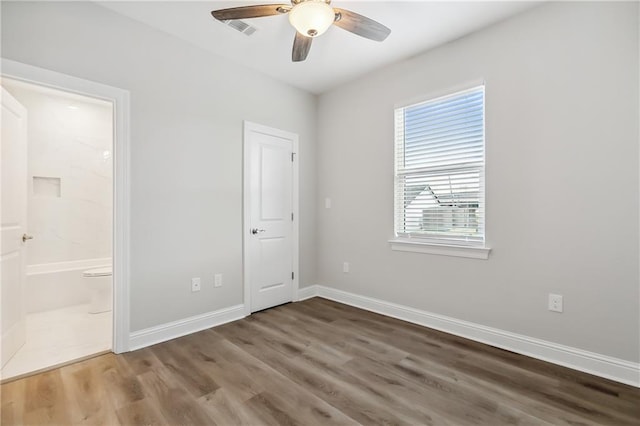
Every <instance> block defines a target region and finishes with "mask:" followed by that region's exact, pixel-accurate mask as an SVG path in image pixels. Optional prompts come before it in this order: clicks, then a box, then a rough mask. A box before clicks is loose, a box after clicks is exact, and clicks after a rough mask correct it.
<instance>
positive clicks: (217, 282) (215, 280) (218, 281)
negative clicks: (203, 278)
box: [213, 274, 222, 287]
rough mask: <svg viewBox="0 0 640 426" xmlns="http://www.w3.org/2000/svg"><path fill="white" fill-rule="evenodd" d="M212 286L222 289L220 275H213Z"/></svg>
mask: <svg viewBox="0 0 640 426" xmlns="http://www.w3.org/2000/svg"><path fill="white" fill-rule="evenodd" d="M213 286H214V287H222V274H215V275H214V276H213Z"/></svg>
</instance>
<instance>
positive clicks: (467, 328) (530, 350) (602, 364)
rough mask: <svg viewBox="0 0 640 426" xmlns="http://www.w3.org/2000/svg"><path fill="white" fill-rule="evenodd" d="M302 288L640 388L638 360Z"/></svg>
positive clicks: (326, 290)
mask: <svg viewBox="0 0 640 426" xmlns="http://www.w3.org/2000/svg"><path fill="white" fill-rule="evenodd" d="M302 291H304V293H303V294H300V292H299V293H298V297H299V300H303V299H309V298H311V297H313V296H319V297H323V298H325V299H330V300H334V301H336V302H340V303H344V304H345V305H351V306H355V307H357V308H361V309H365V310H367V311H371V312H376V313H379V314H382V315H386V316H389V317H393V318H398V319H401V320H404V321H407V322H411V323H414V324H419V325H422V326H425V327H429V328H433V329H436V330H440V331H444V332H446V333H450V334H453V335H456V336H460V337H464V338H467V339H470V340H475V341H477V342H481V343H486V344H488V345H491V346H495V347H498V348H502V349H506V350H509V351H512V352H516V353H519V354H522V355H526V356H530V357H532V358H536V359H540V360H543V361H547V362H551V363H554V364H558V365H562V366H564V367H568V368H572V369H574V370H579V371H583V372H585V373H589V374H593V375H596V376H600V377H604V378H607V379H611V380H615V381H617V382H621V383H625V384H628V385H631V386H636V387H640V364H639V363H635V362H630V361H626V360H623V359H619V358H613V357H610V356H607V355H602V354H598V353H595V352H589V351H585V350H582V349H578V348H573V347H570V346H564V345H560V344H557V343H553V342H548V341H546V340H540V339H536V338H533V337H528V336H525V335H522V334H516V333H511V332H509V331H504V330H500V329H497V328H492V327H486V326H484V325H480V324H475V323H472V322H468V321H462V320H459V319H455V318H451V317H447V316H444V315H439V314H434V313H431V312H427V311H422V310H419V309H415V308H411V307H408V306H402V305H397V304H395V303H389V302H385V301H383V300H379V299H373V298H370V297H366V296H360V295H357V294H353V293H348V292H346V291H342V290H337V289H334V288H331V287H325V286H321V285H315V286H311V287H305V288H303V289H301V292H302Z"/></svg>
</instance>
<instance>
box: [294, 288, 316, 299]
mask: <svg viewBox="0 0 640 426" xmlns="http://www.w3.org/2000/svg"><path fill="white" fill-rule="evenodd" d="M317 295H318V286H316V285H311V286H308V287H302V288H301V289H299V290H298V297H297V298H296V301H298V302H299V301H302V300H306V299H311V298H312V297H316V296H317Z"/></svg>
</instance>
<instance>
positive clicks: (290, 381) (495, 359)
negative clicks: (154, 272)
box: [1, 298, 640, 426]
mask: <svg viewBox="0 0 640 426" xmlns="http://www.w3.org/2000/svg"><path fill="white" fill-rule="evenodd" d="M1 390H2V425H7V426H8V425H36V424H57V425H71V424H83V425H85V424H86V425H89V424H95V425H97V424H102V425H119V424H121V425H214V424H217V425H236V424H246V425H262V424H277V425H294V424H303V425H330V424H341V425H353V424H363V425H374V424H376V425H377V424H409V425H422V424H425V425H430V424H433V425H467V424H483V425H503V424H505V425H507V424H525V425H526V424H530V425H544V424H550V425H563V424H571V425H576V424H587V425H590V424H608V425H631V424H633V425H638V424H640V389H636V388H633V387H630V386H626V385H622V384H619V383H615V382H612V381H609V380H605V379H601V378H598V377H594V376H590V375H588V374H584V373H579V372H576V371H573V370H569V369H566V368H563V367H559V366H556V365H553V364H549V363H545V362H542V361H538V360H534V359H531V358H527V357H524V356H521V355H517V354H514V353H511V352H507V351H503V350H500V349H496V348H493V347H490V346H486V345H482V344H480V343H476V342H472V341H469V340H465V339H462V338H458V337H454V336H451V335H448V334H445V333H441V332H437V331H434V330H431V329H427V328H424V327H420V326H417V325H413V324H409V323H405V322H402V321H399V320H395V319H392V318H387V317H384V316H381V315H377V314H373V313H370V312H367V311H363V310H359V309H355V308H352V307H349V306H345V305H341V304H338V303H334V302H331V301H328V300H325V299H320V298H314V299H311V300H307V301H304V302H299V303H292V304H288V305H284V306H280V307H277V308H273V309H270V310H267V311H263V312H259V313H256V314H254V315H252V316H251V317H248V318H245V319H243V320H240V321H235V322H233V323H229V324H225V325H223V326H220V327H216V328H214V329H209V330H205V331H202V332H200V333H196V334H192V335H189V336H186V337H182V338H180V339H175V340H172V341H169V342H165V343H161V344H158V345H155V346H152V347H148V348H145V349H141V350H139V351H135V352H130V353H127V354H123V355H113V354H108V355H102V356H99V357H96V358H93V359H90V360H87V361H83V362H80V363H77V364H73V365H69V366H66V367H62V368H59V369H56V370H52V371H49V372H46V373H42V374H38V375H35V376H31V377H28V378H25V379H21V380H17V381H14V382H10V383H6V384H4V385H2V387H1Z"/></svg>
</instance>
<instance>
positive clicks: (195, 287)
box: [191, 277, 200, 292]
mask: <svg viewBox="0 0 640 426" xmlns="http://www.w3.org/2000/svg"><path fill="white" fill-rule="evenodd" d="M196 291H200V277H195V278H191V292H196Z"/></svg>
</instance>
